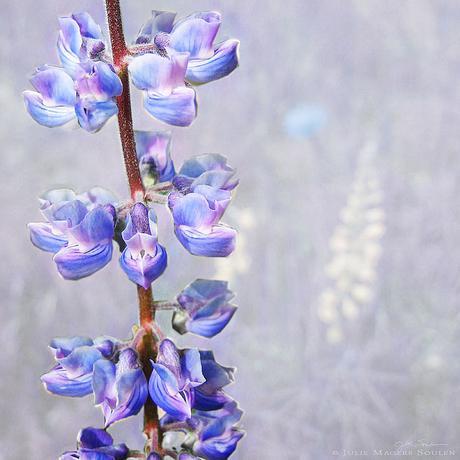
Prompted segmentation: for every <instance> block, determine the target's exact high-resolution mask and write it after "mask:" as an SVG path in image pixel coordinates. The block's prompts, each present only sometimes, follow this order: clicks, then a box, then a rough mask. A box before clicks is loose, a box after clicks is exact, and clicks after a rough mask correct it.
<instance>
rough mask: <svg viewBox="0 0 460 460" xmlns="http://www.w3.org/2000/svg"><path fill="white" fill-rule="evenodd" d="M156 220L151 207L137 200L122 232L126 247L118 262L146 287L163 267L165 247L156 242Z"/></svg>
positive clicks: (135, 281)
mask: <svg viewBox="0 0 460 460" xmlns="http://www.w3.org/2000/svg"><path fill="white" fill-rule="evenodd" d="M157 233H158V232H157V219H156V215H155V212H154V211H153V209H148V208H147V206H145V205H144V204H143V203H136V204H135V205H134V206H133V208H132V210H131V211H130V213H129V214H128V217H127V224H126V228H125V229H124V230H123V232H122V237H123V240H124V241H125V243H126V248H125V249H124V251H123V253H122V254H121V256H120V265H121V268H122V269H123V271H124V272H125V273H126V274H127V275H128V278H129V279H130V280H131V281H132V282H134V283H137V284H139V285H140V286H142V287H143V288H145V289H147V288H148V287H149V286H150V285H151V284H152V282H153V281H154V280H156V279H157V278H158V277H159V276H160V275H161V274H162V273H163V272H164V271H165V269H166V265H167V263H168V258H167V255H166V250H165V249H164V247H163V246H161V245H160V244H158V238H157Z"/></svg>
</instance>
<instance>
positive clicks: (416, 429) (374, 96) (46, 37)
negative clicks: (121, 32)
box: [0, 0, 460, 460]
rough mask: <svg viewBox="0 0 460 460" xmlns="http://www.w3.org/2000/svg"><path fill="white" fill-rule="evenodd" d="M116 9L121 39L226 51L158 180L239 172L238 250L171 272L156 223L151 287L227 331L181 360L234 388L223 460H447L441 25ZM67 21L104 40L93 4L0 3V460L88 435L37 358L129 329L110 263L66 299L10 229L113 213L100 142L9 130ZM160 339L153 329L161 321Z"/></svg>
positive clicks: (380, 2) (345, 16)
mask: <svg viewBox="0 0 460 460" xmlns="http://www.w3.org/2000/svg"><path fill="white" fill-rule="evenodd" d="M122 4H123V11H124V15H125V19H126V32H127V36H128V37H134V36H135V34H136V32H137V30H138V28H139V27H140V25H141V24H142V23H143V22H144V21H145V20H146V19H147V17H148V15H149V12H150V10H151V9H168V10H175V11H178V12H179V14H181V15H185V14H187V13H188V12H190V11H193V10H202V9H203V10H206V9H217V10H219V11H221V12H222V13H223V16H224V26H223V29H222V33H221V36H222V38H227V37H232V36H233V37H238V38H240V39H241V42H242V45H241V67H240V68H239V69H238V70H237V71H236V72H235V73H234V74H233V75H232V76H231V77H230V78H227V79H224V80H221V81H218V82H215V83H213V84H210V85H207V86H204V87H201V88H199V90H198V93H199V100H200V113H199V117H198V119H197V121H196V122H195V123H194V124H193V126H192V127H191V128H189V129H173V130H172V131H173V136H174V141H173V142H174V145H173V157H174V159H175V161H176V165H180V164H181V162H182V161H183V160H184V159H185V158H187V157H189V156H190V155H194V154H199V153H205V152H219V153H222V154H225V155H227V156H228V158H229V159H230V162H231V164H232V165H234V166H235V167H236V168H237V169H238V171H239V175H240V177H241V185H240V187H239V189H238V192H237V194H236V196H235V198H234V202H233V204H232V206H231V208H230V209H229V211H228V213H227V216H226V219H225V221H226V222H227V223H229V224H231V225H234V226H237V227H238V228H239V230H240V237H239V249H238V250H237V251H236V252H235V254H234V255H232V256H231V257H230V258H228V259H227V260H217V261H216V260H211V259H208V260H202V259H200V258H195V257H192V256H189V255H187V253H186V252H185V250H184V249H183V248H182V247H181V246H180V245H179V243H178V242H177V241H176V240H175V238H174V237H173V236H172V232H171V230H172V229H171V222H170V217H169V215H168V211H167V210H166V209H164V210H162V209H159V210H158V212H159V218H160V221H161V233H160V240H161V242H162V243H163V244H164V245H165V246H166V247H167V249H168V254H169V258H170V263H169V268H168V270H167V272H166V274H165V276H164V277H162V278H161V279H160V280H159V281H157V282H156V283H155V286H154V288H155V294H156V297H157V298H158V299H168V298H171V297H172V296H174V295H175V294H176V293H177V292H178V291H179V290H180V289H182V288H183V287H184V286H185V285H186V284H188V283H189V282H191V281H192V280H193V279H195V278H197V277H215V278H226V279H228V280H229V281H230V286H231V287H232V288H233V289H234V290H235V291H236V292H238V304H239V306H240V309H239V311H238V313H237V315H236V316H235V318H234V321H233V322H232V323H231V324H230V326H229V327H228V328H227V329H226V330H225V331H224V332H223V333H222V334H221V335H220V336H218V337H217V338H216V339H215V340H214V341H213V342H212V344H211V343H209V342H207V341H204V340H201V341H200V340H195V339H194V340H191V339H189V338H183V337H181V338H180V339H179V343H180V344H189V345H190V344H195V345H199V346H201V347H204V348H208V347H210V346H212V347H213V348H214V349H215V351H216V354H217V357H218V359H219V360H220V362H222V363H223V364H226V365H235V366H237V367H238V374H237V382H236V383H235V384H234V385H233V386H232V387H231V389H230V392H231V393H232V395H234V396H235V397H236V398H237V399H238V400H239V401H240V402H241V406H242V407H243V408H244V409H245V411H246V414H245V417H244V421H243V426H244V428H245V429H246V430H247V433H248V434H247V436H246V437H245V439H244V440H243V441H242V442H241V444H240V448H239V450H238V451H237V453H236V454H235V455H234V457H233V458H235V459H242V460H291V459H292V460H298V459H301V460H310V459H311V460H329V459H332V458H337V455H334V454H338V456H339V457H340V456H341V457H343V456H346V455H345V454H346V453H345V452H344V451H343V449H347V450H351V451H355V453H354V454H353V453H350V455H348V457H352V456H357V452H359V451H364V452H367V453H366V454H363V455H362V457H364V458H372V457H373V456H375V455H374V453H373V450H374V449H376V450H380V449H383V450H384V451H385V450H388V451H390V450H393V451H395V450H396V446H397V445H398V444H397V443H400V442H409V443H412V445H413V446H418V447H422V448H424V449H426V450H425V451H424V454H423V457H424V458H441V456H440V455H438V453H437V452H436V450H446V449H448V453H447V454H446V455H447V456H449V457H450V458H460V438H459V435H460V398H459V396H460V395H459V389H460V386H459V384H460V382H459V381H460V360H459V357H458V350H459V345H460V327H459V326H460V317H459V305H458V298H459V291H460V283H459V274H460V273H459V268H460V266H459V262H460V213H459V204H458V203H459V199H458V197H459V196H460V181H459V177H460V162H459V161H458V155H459V153H460V135H459V126H460V111H459V106H460V85H459V79H458V75H459V72H460V50H459V47H458V44H459V43H460V28H459V21H460V3H459V2H458V1H456V0H437V1H432V0H306V1H305V0H286V1H278V0H270V1H268V0H267V1H261V0H258V1H256V0H235V1H232V2H226V1H223V0H220V1H212V0H196V1H194V2H190V1H186V0H155V1H153V0H137V1H135V2H133V1H127V0H126V1H124V2H122ZM76 10H77V11H78V10H87V11H89V12H90V13H91V14H92V15H93V16H94V17H95V18H97V19H98V20H99V21H101V22H102V21H103V20H104V12H103V5H102V1H94V0H79V1H78V2H77V1H70V0H47V1H46V2H36V1H33V0H21V1H6V0H2V1H1V15H0V38H1V40H0V52H1V62H2V65H1V67H0V106H1V108H2V110H1V115H0V116H1V119H2V122H1V124H0V136H1V138H2V142H1V148H2V152H1V156H0V167H1V177H0V196H1V207H2V219H1V221H0V235H1V241H2V245H1V254H2V263H1V264H0V275H1V279H0V293H1V305H2V306H1V310H0V324H1V329H0V350H1V353H0V354H1V361H0V366H1V367H0V394H1V398H0V458H1V459H5V460H6V459H8V460H24V459H54V458H57V457H58V455H59V454H60V453H61V452H62V451H64V450H66V449H70V448H72V447H73V446H74V443H75V436H76V433H77V432H78V430H79V429H80V428H81V427H83V426H88V425H91V424H96V425H97V424H100V422H101V415H100V413H99V411H98V410H97V409H95V408H94V407H93V406H92V401H91V398H86V399H82V400H67V399H61V398H57V397H52V396H50V395H47V394H46V393H45V392H44V390H43V389H42V387H41V384H40V381H39V376H40V375H41V373H43V372H44V371H45V370H47V369H48V367H49V366H50V365H51V355H50V354H49V353H48V351H47V348H46V346H47V344H48V342H49V340H50V339H51V338H52V337H55V336H62V335H74V334H80V335H89V336H95V335H100V334H109V335H113V336H118V337H127V336H128V335H129V332H130V328H131V326H132V325H133V324H134V323H135V322H136V305H135V292H134V288H133V286H132V285H130V283H128V282H127V280H126V279H125V275H124V274H123V273H122V272H121V270H120V269H119V267H118V264H117V263H116V257H115V260H114V261H113V262H112V264H110V265H109V266H108V267H107V268H105V269H104V270H103V271H101V272H99V273H97V274H96V275H94V276H92V277H91V278H90V279H86V280H83V281H80V282H78V283H73V282H65V281H63V280H61V279H60V278H59V277H58V276H57V272H56V270H55V266H54V264H53V263H52V262H51V260H50V259H51V258H50V256H49V255H48V254H46V253H42V252H40V251H39V250H36V249H35V248H33V247H32V246H31V245H30V244H29V242H28V235H27V230H26V223H27V222H29V221H36V220H39V219H40V216H39V212H38V206H37V201H36V197H37V196H38V195H39V194H40V193H42V192H43V191H45V190H47V189H50V188H52V187H54V186H62V185H66V186H70V187H73V188H74V189H76V190H79V191H84V190H86V189H88V188H89V187H91V186H93V185H95V184H98V185H101V186H105V187H107V188H110V189H111V190H113V191H114V192H116V193H117V194H118V195H119V196H120V197H124V196H126V194H127V187H126V183H125V178H124V171H123V167H122V160H121V156H120V149H119V141H118V137H117V129H116V122H115V120H112V121H111V122H110V123H109V125H108V126H107V127H106V128H105V129H103V130H102V131H101V133H100V134H98V135H89V134H87V133H85V132H83V131H82V130H79V129H77V128H75V127H67V128H63V129H54V130H49V129H46V128H43V127H40V126H38V125H36V124H35V123H34V122H33V121H32V120H31V119H30V118H29V117H28V115H27V114H26V113H25V111H24V108H23V104H22V100H21V91H22V90H23V89H25V88H27V86H28V81H27V77H28V75H30V73H31V71H32V70H33V68H34V67H35V66H37V65H40V64H42V63H57V57H56V53H55V50H54V44H55V40H56V34H57V21H56V18H57V16H59V15H63V14H68V13H70V12H72V11H76ZM134 100H135V106H136V107H137V109H136V116H135V118H136V126H137V127H138V128H141V129H159V128H161V129H164V128H165V127H164V126H160V123H158V122H156V121H155V120H153V119H151V118H149V117H148V115H146V114H144V113H143V111H142V110H141V109H140V94H139V93H138V92H135V93H134ZM160 320H161V321H162V323H163V324H164V325H165V327H168V326H167V325H168V320H169V316H168V314H166V313H162V314H161V317H160ZM139 423H140V420H139V419H133V420H130V421H128V422H126V423H123V424H119V425H117V426H116V427H115V428H114V430H113V432H114V435H115V437H116V438H117V439H118V440H124V441H126V442H127V443H128V444H129V445H130V446H132V447H134V448H135V447H137V448H140V447H141V443H142V439H141V437H140V435H139V434H138V432H139ZM424 444H425V445H424ZM430 444H443V446H438V447H433V446H432V447H429V445H430ZM406 450H407V449H406ZM334 451H336V452H334ZM397 453H398V452H393V454H392V455H391V456H393V457H395V458H396V456H397V455H396V454H397ZM446 455H445V456H446ZM416 456H417V455H416V452H415V450H414V453H413V455H412V456H411V455H406V457H405V458H411V457H413V458H415V457H416ZM445 456H444V457H442V458H445ZM362 457H361V458H362ZM387 458H388V456H387ZM418 458H419V457H418Z"/></svg>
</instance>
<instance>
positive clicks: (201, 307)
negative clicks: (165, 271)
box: [172, 279, 236, 337]
mask: <svg viewBox="0 0 460 460" xmlns="http://www.w3.org/2000/svg"><path fill="white" fill-rule="evenodd" d="M233 298H234V294H233V292H232V291H230V290H229V289H228V283H227V282H226V281H215V280H203V279H198V280H195V281H194V282H193V283H191V284H190V285H188V286H187V287H186V288H185V289H184V290H183V291H182V292H181V293H180V294H179V296H178V297H177V301H178V302H179V305H180V308H179V309H178V310H177V311H176V312H175V313H174V316H173V320H172V322H173V327H174V329H175V330H176V331H177V332H179V333H180V334H185V333H186V332H191V333H194V334H197V335H201V336H203V337H214V336H215V335H216V334H218V333H219V332H220V331H222V329H223V328H224V327H225V326H226V325H227V324H228V322H229V321H230V320H231V319H232V317H233V315H234V313H235V311H236V307H235V306H234V305H232V304H231V303H230V301H231V300H232V299H233Z"/></svg>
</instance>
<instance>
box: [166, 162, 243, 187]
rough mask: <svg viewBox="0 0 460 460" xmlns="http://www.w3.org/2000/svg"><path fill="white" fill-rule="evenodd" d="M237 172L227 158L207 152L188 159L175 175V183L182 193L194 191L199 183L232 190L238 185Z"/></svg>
mask: <svg viewBox="0 0 460 460" xmlns="http://www.w3.org/2000/svg"><path fill="white" fill-rule="evenodd" d="M235 174H236V171H235V169H234V168H232V167H231V166H230V165H229V164H227V158H225V157H224V156H223V155H219V154H217V153H207V154H204V155H197V156H195V157H193V158H191V159H190V160H187V161H186V162H185V163H184V164H183V165H182V167H181V169H180V171H179V173H178V174H177V175H176V176H175V177H174V179H173V184H174V186H175V187H176V189H177V190H179V191H181V192H182V193H187V192H189V191H193V190H195V189H196V187H198V186H199V185H207V186H210V187H213V188H216V189H220V190H228V191H231V190H233V189H234V188H235V187H236V186H237V185H238V180H237V179H235Z"/></svg>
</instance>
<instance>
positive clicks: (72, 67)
mask: <svg viewBox="0 0 460 460" xmlns="http://www.w3.org/2000/svg"><path fill="white" fill-rule="evenodd" d="M59 26H60V30H59V36H58V41H57V50H58V55H59V59H60V61H61V63H62V65H63V67H64V68H65V69H66V71H67V72H68V73H69V75H72V76H75V74H76V73H77V72H78V71H79V68H80V65H81V64H83V65H84V64H86V63H88V62H89V61H91V60H95V59H98V58H101V57H103V55H104V52H105V49H106V45H105V43H104V38H103V35H102V30H101V27H100V26H99V25H98V24H97V23H96V22H95V21H94V19H93V18H92V17H91V16H90V15H89V14H88V13H87V12H82V13H74V14H72V15H71V16H61V17H60V18H59Z"/></svg>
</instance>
